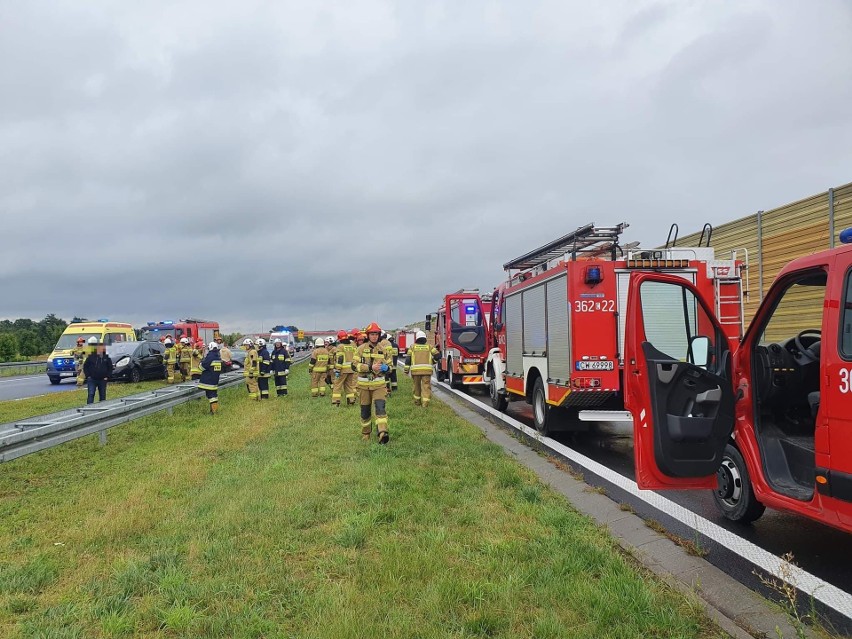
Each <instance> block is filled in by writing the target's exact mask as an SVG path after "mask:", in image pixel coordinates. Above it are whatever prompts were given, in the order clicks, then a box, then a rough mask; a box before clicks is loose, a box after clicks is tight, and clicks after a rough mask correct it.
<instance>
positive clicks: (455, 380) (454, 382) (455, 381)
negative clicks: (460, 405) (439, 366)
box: [447, 359, 462, 389]
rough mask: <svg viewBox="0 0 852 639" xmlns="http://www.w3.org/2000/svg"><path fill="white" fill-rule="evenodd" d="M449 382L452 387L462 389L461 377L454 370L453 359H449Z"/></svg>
mask: <svg viewBox="0 0 852 639" xmlns="http://www.w3.org/2000/svg"><path fill="white" fill-rule="evenodd" d="M447 382H448V383H449V385H450V388H456V389H460V388H461V387H462V382H461V379H460V378H459V376H458V375H456V374H455V373H454V372H453V360H451V359H448V360H447Z"/></svg>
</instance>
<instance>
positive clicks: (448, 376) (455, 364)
mask: <svg viewBox="0 0 852 639" xmlns="http://www.w3.org/2000/svg"><path fill="white" fill-rule="evenodd" d="M432 318H433V316H432V315H431V314H430V315H429V316H427V318H426V322H427V324H426V330H427V331H429V330H431V321H432ZM490 342H491V333H490V331H489V329H488V324H487V322H486V319H485V312H484V307H483V303H482V299H481V297H480V295H479V289H461V290H458V291H456V292H455V293H450V294H449V295H446V296H444V303H443V304H442V305H441V308H439V309H438V313H437V315H436V316H435V346H436V348H437V349H438V350H439V351H440V352H441V359H440V361H439V362H438V364H437V366H436V372H437V376H438V379H439V380H441V381H443V380H447V382H449V384H450V386H452V387H453V388H461V387H462V386H471V385H476V384H483V383H484V381H483V377H482V374H483V368H484V365H485V359H486V357H487V356H488V345H489V343H490Z"/></svg>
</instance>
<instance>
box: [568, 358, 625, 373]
mask: <svg viewBox="0 0 852 639" xmlns="http://www.w3.org/2000/svg"><path fill="white" fill-rule="evenodd" d="M576 364H577V370H578V371H611V370H613V369H614V368H615V364H614V363H613V362H611V361H609V360H602V361H597V362H576Z"/></svg>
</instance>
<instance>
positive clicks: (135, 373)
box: [130, 366, 142, 384]
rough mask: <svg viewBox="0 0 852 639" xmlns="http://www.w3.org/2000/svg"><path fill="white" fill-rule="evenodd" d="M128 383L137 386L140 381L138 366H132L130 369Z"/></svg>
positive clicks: (140, 372) (140, 374)
mask: <svg viewBox="0 0 852 639" xmlns="http://www.w3.org/2000/svg"><path fill="white" fill-rule="evenodd" d="M130 381H131V382H133V383H134V384H138V383H139V382H141V381H142V371H140V370H139V367H138V366H134V367H133V368H131V369H130Z"/></svg>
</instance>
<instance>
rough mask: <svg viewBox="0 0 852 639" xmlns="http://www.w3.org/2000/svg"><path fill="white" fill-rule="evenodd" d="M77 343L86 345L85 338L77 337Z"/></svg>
mask: <svg viewBox="0 0 852 639" xmlns="http://www.w3.org/2000/svg"><path fill="white" fill-rule="evenodd" d="M77 343H78V344H85V343H86V338H85V337H83V336H82V335H80V337H78V338H77Z"/></svg>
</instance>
